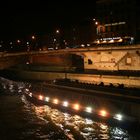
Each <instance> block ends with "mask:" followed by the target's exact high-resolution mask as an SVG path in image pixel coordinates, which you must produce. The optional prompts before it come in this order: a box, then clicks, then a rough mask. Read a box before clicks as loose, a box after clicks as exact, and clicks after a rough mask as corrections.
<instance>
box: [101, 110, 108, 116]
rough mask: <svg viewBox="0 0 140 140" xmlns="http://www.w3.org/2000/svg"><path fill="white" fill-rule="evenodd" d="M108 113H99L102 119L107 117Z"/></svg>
mask: <svg viewBox="0 0 140 140" xmlns="http://www.w3.org/2000/svg"><path fill="white" fill-rule="evenodd" d="M107 114H108V113H107V112H106V111H105V110H101V111H100V112H99V115H100V116H102V117H107Z"/></svg>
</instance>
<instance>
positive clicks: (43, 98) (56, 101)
mask: <svg viewBox="0 0 140 140" xmlns="http://www.w3.org/2000/svg"><path fill="white" fill-rule="evenodd" d="M27 90H28V89H27ZM28 95H29V96H30V97H32V96H33V94H32V93H31V92H29V94H28ZM37 99H38V100H41V101H45V102H48V103H49V102H50V103H53V104H55V105H62V106H64V107H72V108H73V109H74V110H76V111H80V110H81V109H82V106H81V105H80V104H78V103H75V104H70V103H69V102H68V101H60V100H59V99H57V98H54V99H51V98H50V97H48V96H43V95H37ZM84 111H85V112H87V113H93V108H92V107H91V106H87V107H85V108H84ZM98 115H100V116H102V117H108V116H109V113H108V112H107V111H106V110H104V109H102V110H99V112H98ZM113 118H114V119H116V120H119V121H121V120H122V119H123V116H122V115H121V114H120V113H118V114H115V115H114V116H113Z"/></svg>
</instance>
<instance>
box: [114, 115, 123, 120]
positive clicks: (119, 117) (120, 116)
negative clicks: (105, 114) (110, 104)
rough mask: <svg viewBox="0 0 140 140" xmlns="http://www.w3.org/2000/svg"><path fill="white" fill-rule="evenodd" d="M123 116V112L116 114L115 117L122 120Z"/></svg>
mask: <svg viewBox="0 0 140 140" xmlns="http://www.w3.org/2000/svg"><path fill="white" fill-rule="evenodd" d="M122 118H123V117H122V115H121V114H116V115H115V116H114V119H116V120H119V121H121V120H122Z"/></svg>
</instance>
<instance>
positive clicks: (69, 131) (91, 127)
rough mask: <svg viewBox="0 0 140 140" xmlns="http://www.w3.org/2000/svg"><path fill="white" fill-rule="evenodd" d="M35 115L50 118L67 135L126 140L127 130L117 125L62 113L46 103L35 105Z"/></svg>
mask: <svg viewBox="0 0 140 140" xmlns="http://www.w3.org/2000/svg"><path fill="white" fill-rule="evenodd" d="M34 109H35V112H36V114H37V116H39V117H42V118H50V119H51V121H52V122H53V123H55V124H56V125H57V126H59V127H60V128H61V129H62V130H63V131H64V132H65V134H66V135H67V136H69V137H72V138H74V137H75V135H81V136H82V137H83V138H84V139H86V140H93V139H101V140H110V139H112V140H122V139H125V140H128V139H129V135H128V133H127V131H125V130H122V129H121V128H119V127H109V126H108V125H107V124H105V123H98V122H94V121H93V120H91V119H87V118H82V117H80V116H78V115H70V114H68V113H63V112H61V111H59V110H57V109H52V108H50V107H49V106H47V105H44V106H39V107H37V106H35V108H34Z"/></svg>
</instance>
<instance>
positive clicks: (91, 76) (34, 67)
mask: <svg viewBox="0 0 140 140" xmlns="http://www.w3.org/2000/svg"><path fill="white" fill-rule="evenodd" d="M64 54H74V55H76V56H80V57H81V59H82V60H83V66H84V71H82V72H81V71H80V72H77V71H76V72H74V71H72V72H69V71H59V69H56V70H55V69H54V71H50V70H49V71H48V70H47V69H48V66H47V65H48V63H49V64H50V62H52V63H51V64H54V62H56V63H57V65H56V66H59V65H61V66H64V68H65V66H66V64H69V63H67V62H69V57H68V58H66V57H62V56H65V55H64ZM50 56H51V57H50ZM67 59H68V60H67ZM58 64H59V65H58ZM53 68H56V67H53ZM0 69H1V73H2V75H3V74H4V75H6V76H8V77H12V78H14V79H17V78H18V79H21V80H39V81H50V82H53V81H54V80H56V79H65V78H67V79H70V80H71V81H78V82H80V83H86V84H96V85H98V84H100V83H103V84H104V85H105V86H106V85H110V84H113V85H114V86H118V85H119V84H123V85H124V86H125V87H134V88H140V76H139V75H137V74H139V71H140V45H135V46H114V47H96V48H78V49H65V50H53V51H32V52H18V53H7V52H1V53H0ZM123 72H124V73H123ZM126 72H127V73H126ZM54 86H55V85H54ZM63 88H64V87H63ZM66 89H67V90H69V88H66ZM72 89H76V91H77V90H78V91H79V89H77V88H75V87H72ZM100 89H101V88H100ZM96 90H99V88H98V89H95V91H96ZM103 90H106V89H103ZM85 91H86V92H87V90H84V92H85ZM95 91H90V90H88V92H89V93H96V94H98V93H99V92H100V93H103V95H104V96H111V97H112V98H113V102H115V103H116V102H117V104H118V105H120V103H121V104H123V101H118V100H119V99H118V98H116V97H118V96H120V97H122V95H120V94H114V93H113V92H112V93H111V92H108V91H106V92H103V91H102V92H101V91H96V92H95ZM82 92H83V90H82ZM125 92H126V91H125ZM108 94H109V95H108ZM113 94H114V95H115V96H114V95H113ZM82 96H85V95H82ZM84 98H85V97H84ZM93 98H94V97H93ZM98 98H99V97H98ZM123 98H124V100H125V105H126V106H127V109H129V110H130V112H131V115H134V116H135V117H137V118H139V116H140V114H139V112H140V106H139V103H137V102H136V103H135V102H134V101H135V100H139V97H138V98H137V96H136V97H134V96H132V97H130V100H129V101H127V100H126V96H124V97H123ZM131 99H132V100H133V101H132V102H131ZM103 100H104V99H103ZM114 100H115V101H114ZM111 102H112V101H111ZM136 108H137V109H136Z"/></svg>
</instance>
